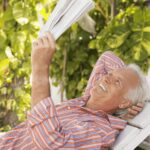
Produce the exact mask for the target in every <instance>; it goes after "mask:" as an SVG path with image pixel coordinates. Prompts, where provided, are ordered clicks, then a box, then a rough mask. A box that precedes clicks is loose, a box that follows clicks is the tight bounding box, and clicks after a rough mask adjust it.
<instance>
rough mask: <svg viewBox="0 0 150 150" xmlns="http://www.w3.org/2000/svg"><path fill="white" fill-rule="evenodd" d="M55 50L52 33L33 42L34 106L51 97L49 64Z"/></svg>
mask: <svg viewBox="0 0 150 150" xmlns="http://www.w3.org/2000/svg"><path fill="white" fill-rule="evenodd" d="M54 52H55V42H54V39H53V38H52V36H51V35H50V33H48V34H47V36H46V37H44V38H41V39H38V40H37V41H36V42H34V43H33V48H32V55H31V63H32V94H31V96H32V107H34V106H35V105H36V104H37V103H38V102H39V101H40V100H42V99H44V98H46V97H50V84H49V65H50V63H51V60H52V57H53V54H54Z"/></svg>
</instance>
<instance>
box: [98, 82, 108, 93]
mask: <svg viewBox="0 0 150 150" xmlns="http://www.w3.org/2000/svg"><path fill="white" fill-rule="evenodd" d="M99 87H100V88H101V89H102V90H103V91H104V92H107V89H106V86H104V85H103V84H101V83H100V84H99Z"/></svg>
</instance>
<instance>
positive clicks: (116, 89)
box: [91, 68, 139, 109]
mask: <svg viewBox="0 0 150 150" xmlns="http://www.w3.org/2000/svg"><path fill="white" fill-rule="evenodd" d="M138 84H139V77H138V76H137V74H136V73H135V72H134V71H132V70H131V69H126V68H124V69H118V70H115V71H112V72H110V73H109V74H107V75H105V76H103V78H102V79H101V80H99V81H97V83H95V85H94V87H93V89H92V90H91V97H92V99H93V100H94V102H95V105H97V107H98V105H99V104H100V105H101V104H103V103H105V105H106V106H107V107H111V108H112V109H113V108H114V109H117V107H118V106H119V105H120V104H121V103H122V101H123V100H124V96H125V94H126V93H127V92H128V90H130V89H134V88H136V87H137V86H138Z"/></svg>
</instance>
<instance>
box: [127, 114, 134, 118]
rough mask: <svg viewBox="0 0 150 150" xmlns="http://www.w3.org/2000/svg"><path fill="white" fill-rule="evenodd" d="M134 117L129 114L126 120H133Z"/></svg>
mask: <svg viewBox="0 0 150 150" xmlns="http://www.w3.org/2000/svg"><path fill="white" fill-rule="evenodd" d="M134 117H135V116H133V115H131V114H128V115H127V118H128V119H133V118H134Z"/></svg>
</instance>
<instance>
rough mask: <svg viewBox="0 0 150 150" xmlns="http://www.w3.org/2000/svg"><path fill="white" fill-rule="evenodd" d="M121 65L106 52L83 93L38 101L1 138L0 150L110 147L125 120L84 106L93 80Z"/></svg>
mask: <svg viewBox="0 0 150 150" xmlns="http://www.w3.org/2000/svg"><path fill="white" fill-rule="evenodd" d="M123 66H124V64H123V62H122V61H121V60H120V59H119V58H117V57H116V56H115V55H114V54H113V53H111V52H105V53H104V54H103V55H102V56H101V57H100V58H99V59H98V61H97V63H96V65H95V67H94V69H93V71H92V74H91V76H90V80H89V82H88V86H87V88H86V90H85V94H84V96H82V97H80V98H76V99H73V100H70V101H67V102H64V103H62V104H61V105H56V106H55V105H54V104H53V101H52V99H51V98H50V97H48V98H46V99H44V100H42V101H40V102H39V103H38V104H37V105H36V106H34V107H33V109H32V110H31V111H30V112H29V113H28V115H27V120H26V121H25V122H23V123H21V124H20V125H18V126H17V127H16V128H14V129H13V130H11V131H9V132H7V133H6V134H5V135H4V136H3V137H2V138H1V139H0V150H12V149H13V150H55V149H56V150H75V149H79V150H107V149H109V147H110V146H111V145H112V144H113V142H114V141H115V138H116V136H117V135H118V134H119V132H120V131H121V130H122V129H124V127H125V125H126V122H125V121H124V120H121V119H119V118H116V117H114V116H111V115H108V114H106V113H105V112H104V111H102V110H99V111H94V110H91V109H89V108H86V107H84V105H85V104H86V102H87V100H88V98H89V96H90V89H91V88H92V86H93V84H94V82H95V81H97V80H98V79H99V78H100V77H102V76H103V75H105V74H107V72H109V71H110V70H113V69H116V68H120V67H123Z"/></svg>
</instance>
